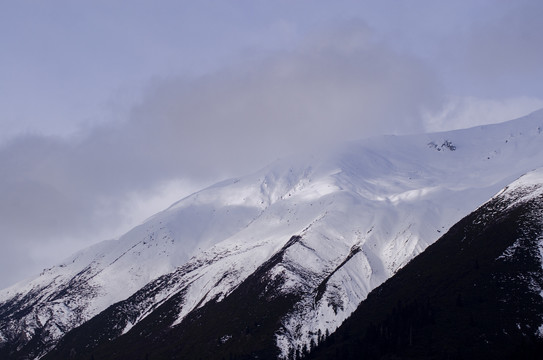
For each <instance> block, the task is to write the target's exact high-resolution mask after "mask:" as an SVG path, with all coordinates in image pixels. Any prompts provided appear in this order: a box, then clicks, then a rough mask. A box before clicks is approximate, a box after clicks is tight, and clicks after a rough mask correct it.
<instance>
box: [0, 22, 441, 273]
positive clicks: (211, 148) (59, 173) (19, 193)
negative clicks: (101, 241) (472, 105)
mask: <svg viewBox="0 0 543 360" xmlns="http://www.w3.org/2000/svg"><path fill="white" fill-rule="evenodd" d="M323 34H326V36H321V37H318V36H313V37H312V38H309V39H307V40H306V42H305V43H304V44H302V45H301V46H300V47H298V48H296V49H294V50H290V51H276V52H274V53H271V54H270V53H268V54H263V55H260V56H256V57H254V58H253V59H252V60H250V61H248V62H246V63H243V64H239V65H237V66H230V67H228V68H225V69H222V70H220V71H216V72H214V73H209V74H207V75H204V76H200V77H193V78H182V77H172V78H162V79H154V81H152V83H151V84H150V85H149V86H148V87H147V90H146V91H145V94H144V96H143V98H142V101H141V102H140V104H138V105H137V106H135V107H134V108H133V109H132V110H131V112H130V114H129V116H128V118H127V119H126V120H125V121H122V122H116V123H110V124H101V125H98V126H96V127H94V128H87V129H86V130H85V131H83V132H80V133H79V134H78V136H74V137H68V138H57V137H51V136H49V137H46V136H40V135H26V136H22V137H18V138H15V139H13V140H11V141H10V142H7V143H5V144H3V146H2V147H1V148H0V168H2V173H3V174H5V176H3V177H2V178H1V179H0V192H1V197H2V199H3V201H2V202H0V214H1V215H2V216H0V227H1V228H2V229H3V231H4V236H6V237H10V238H17V239H20V242H17V243H13V244H12V246H13V247H15V248H16V249H14V251H17V252H20V253H24V252H25V251H27V250H28V249H42V250H43V249H47V248H48V247H49V245H51V244H53V243H55V244H58V242H59V241H60V242H62V241H65V242H66V243H67V244H70V243H71V244H73V246H72V247H74V248H76V247H79V246H81V242H88V241H91V239H92V240H93V241H96V240H98V238H97V236H101V235H103V234H107V233H111V232H112V231H114V230H116V229H118V227H119V224H123V223H125V222H126V219H125V218H123V217H126V218H130V219H136V218H138V216H137V215H135V214H127V212H126V208H127V203H129V202H130V201H133V199H134V194H138V193H141V194H144V193H145V194H147V196H149V197H150V198H153V196H155V197H156V196H158V195H157V191H159V190H157V189H163V188H164V187H168V186H170V188H171V184H172V183H175V182H177V183H179V181H182V182H183V184H184V188H185V189H189V188H190V189H192V190H194V184H196V183H200V184H201V183H209V182H210V181H213V180H217V179H220V178H222V177H225V176H233V175H240V174H243V173H246V172H250V171H254V170H256V169H257V168H259V167H261V166H264V165H266V164H267V163H268V162H269V161H272V160H274V159H275V158H277V157H280V156H284V155H287V154H289V153H292V152H297V151H302V150H309V149H311V148H314V147H323V146H329V145H332V144H333V143H335V142H337V141H345V140H352V139H356V138H363V137H367V136H371V135H374V134H379V133H408V132H417V131H421V130H423V124H422V122H421V120H420V119H421V117H420V113H421V110H422V109H428V108H430V109H431V108H437V107H438V106H439V94H440V91H439V89H440V87H439V84H438V82H437V80H436V78H435V77H434V75H433V73H432V72H431V71H430V70H429V69H428V67H426V66H425V65H424V64H423V63H422V62H421V61H419V60H417V59H415V58H413V57H410V56H407V55H403V54H399V53H397V52H395V51H393V50H392V49H390V48H388V47H387V46H385V45H384V44H381V43H379V42H376V41H374V39H373V38H372V33H371V30H370V29H369V28H368V27H367V26H366V25H365V24H364V23H362V22H351V23H349V25H348V26H344V27H340V28H338V29H335V30H334V31H332V32H325V33H323ZM179 179H182V180H179ZM178 189H179V195H177V194H169V196H170V197H171V201H174V200H176V199H177V196H181V195H182V194H183V190H182V189H181V188H180V187H178ZM163 195H164V194H163ZM184 195H186V194H184ZM164 196H165V197H167V196H166V195H164ZM130 199H131V200H130ZM138 201H141V199H140V200H138ZM140 209H141V206H140ZM155 210H158V209H155ZM147 215H150V214H145V216H147ZM142 216H143V215H142ZM29 223H31V224H32V226H30V227H29V226H27V224H29ZM130 225H134V224H130ZM123 230H126V229H123ZM89 234H92V235H89ZM72 247H70V246H66V247H65V248H66V249H69V250H66V251H67V254H68V251H71V250H73V249H72ZM38 252H40V251H38ZM12 253H13V252H11V253H10V252H3V254H5V255H3V256H2V257H7V256H10V255H8V254H12ZM41 253H42V256H47V251H46V250H43V251H41ZM67 254H66V255H67ZM29 256H30V257H31V256H32V255H31V254H29ZM51 256H52V255H51ZM0 260H1V261H0V264H4V265H1V266H2V269H0V270H2V272H3V273H5V272H6V271H7V269H8V268H7V266H9V262H7V261H6V260H7V259H4V258H2V259H0ZM28 261H31V259H28ZM4 267H5V268H4ZM29 268H31V266H29ZM34 270H37V269H34Z"/></svg>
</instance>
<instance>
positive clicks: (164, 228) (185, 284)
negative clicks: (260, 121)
mask: <svg viewBox="0 0 543 360" xmlns="http://www.w3.org/2000/svg"><path fill="white" fill-rule="evenodd" d="M542 129H543V112H537V113H534V114H532V115H530V116H528V117H525V118H522V119H519V120H514V121H511V122H507V123H503V124H497V125H490V126H481V127H477V128H472V129H467V130H460V131H452V132H445V133H435V134H424V135H413V136H401V137H399V136H385V137H379V138H373V139H366V140H361V141H358V142H353V143H349V144H346V145H344V146H342V147H341V148H338V149H336V150H335V151H332V152H328V153H326V154H320V155H313V156H307V157H304V156H300V157H298V158H297V159H286V160H280V161H277V162H276V163H274V164H271V165H270V166H268V167H266V168H265V169H263V170H261V171H259V172H257V173H255V174H252V175H250V176H247V177H243V178H240V179H231V180H227V181H224V182H221V183H219V184H216V185H214V186H212V187H210V188H207V189H204V190H202V191H200V192H198V193H195V194H193V195H191V196H189V197H187V198H185V199H183V200H181V201H179V202H177V203H176V204H174V205H172V206H171V207H170V208H168V209H166V210H165V211H163V212H161V213H159V214H157V215H155V216H154V217H152V218H151V219H149V220H148V221H147V222H145V223H144V224H142V225H140V226H138V227H137V228H135V229H133V230H132V231H130V232H128V233H127V234H126V235H124V236H123V237H121V238H120V239H119V240H115V241H107V242H103V243H100V244H97V245H95V246H93V247H91V248H89V249H86V250H83V251H82V252H80V253H78V254H76V255H74V256H73V257H72V258H71V259H69V260H67V261H65V262H64V263H62V264H60V265H58V266H55V267H53V268H51V269H47V270H45V271H44V272H43V273H42V274H40V275H39V276H38V277H36V278H35V279H33V280H30V281H26V282H22V283H19V284H16V285H14V286H13V287H10V288H8V289H4V290H2V291H0V342H3V343H5V344H9V346H12V347H14V348H17V349H19V350H21V351H25V350H24V346H25V344H29V343H30V342H31V340H32V339H34V342H35V341H38V342H41V343H42V346H41V348H39V349H37V350H36V347H35V345H32V346H33V350H32V351H30V350H29V349H27V350H28V352H29V354H31V355H32V356H37V355H38V354H40V353H43V352H44V351H46V350H47V349H49V348H50V347H51V346H52V345H53V344H54V343H55V342H56V341H57V340H58V339H59V338H60V337H61V336H62V335H63V334H64V333H65V332H66V331H68V330H70V329H72V328H74V327H76V326H78V325H80V324H82V323H83V322H85V321H87V320H88V319H90V318H92V317H93V316H95V315H96V314H98V313H100V312H101V311H102V310H104V309H105V308H106V307H108V306H109V305H111V304H113V303H115V302H117V301H120V300H123V299H126V298H127V297H129V296H130V295H131V294H134V293H135V292H136V291H137V290H139V289H140V288H142V287H143V286H144V285H145V284H148V283H149V282H150V281H152V280H154V279H157V280H155V281H154V282H151V283H149V285H148V286H147V287H146V288H144V290H145V289H146V290H145V291H147V292H146V294H147V295H145V296H143V293H142V294H140V295H142V296H143V297H142V298H140V300H141V301H139V302H138V304H139V305H138V308H137V309H134V312H133V314H132V316H131V317H130V320H129V321H127V323H126V324H125V325H123V332H126V331H128V330H129V329H130V328H131V327H132V326H134V324H135V323H137V322H138V321H140V320H141V319H143V318H145V317H146V316H147V315H148V314H149V313H150V312H152V311H153V310H154V309H156V307H157V306H158V304H160V303H163V302H165V301H166V300H168V299H169V298H171V297H172V296H178V297H179V299H180V300H179V311H178V314H177V316H176V319H175V321H174V324H179V323H180V322H181V321H182V319H183V318H184V317H185V316H186V315H187V314H189V313H190V312H191V311H192V310H193V309H195V308H199V307H201V306H203V305H204V304H205V303H206V302H207V301H209V300H211V299H215V300H221V299H222V298H224V297H225V296H226V295H228V294H229V293H230V292H231V291H232V290H233V289H235V287H236V286H237V285H239V284H240V283H241V282H242V281H243V280H244V279H246V278H247V277H248V276H249V275H250V274H252V273H253V272H254V271H255V270H256V269H257V268H258V267H259V266H260V265H262V264H263V263H264V262H265V261H267V260H268V259H270V258H271V257H272V256H273V255H274V254H275V253H277V252H278V251H280V250H282V251H283V258H282V259H283V261H281V262H280V263H278V264H277V265H276V266H274V267H273V268H272V269H271V270H270V274H271V276H272V277H273V276H275V277H281V279H282V280H283V281H282V285H281V288H280V289H278V291H279V292H283V293H296V294H298V295H299V296H300V298H301V300H300V301H299V302H298V303H297V304H296V306H295V307H294V308H293V309H292V310H291V311H290V312H289V313H288V314H287V316H285V317H284V319H283V322H282V323H283V326H282V329H281V330H280V332H279V333H278V335H277V343H278V345H279V346H280V347H281V349H283V354H286V353H287V351H288V349H289V348H291V347H292V346H297V345H299V344H303V343H308V342H309V341H310V339H311V338H312V337H314V336H316V334H317V333H318V331H319V330H320V331H321V333H324V332H325V331H326V330H329V331H333V330H334V329H335V328H336V327H337V326H338V325H339V324H340V323H341V322H342V321H343V320H344V319H345V318H346V317H347V316H348V315H349V314H350V313H351V312H352V311H353V310H354V309H355V308H356V306H357V305H358V304H359V303H360V301H361V300H363V299H364V298H365V297H366V295H367V293H368V292H369V291H370V290H371V289H373V288H375V287H376V286H378V285H379V284H381V283H382V282H383V281H384V280H386V279H387V278H389V277H390V276H391V275H393V274H394V272H395V271H397V270H398V269H399V268H400V267H402V266H403V265H405V264H406V263H407V262H408V261H409V260H411V259H412V258H413V257H414V256H416V255H417V254H419V253H420V252H421V251H423V250H424V249H425V248H426V247H427V246H428V245H429V244H431V243H433V242H434V241H435V240H436V239H438V238H439V236H440V234H441V233H442V232H444V231H446V230H447V229H448V228H449V227H450V226H452V225H453V224H454V223H456V222H457V221H458V220H459V219H460V218H462V217H463V216H465V215H466V214H468V213H470V212H471V211H473V210H474V209H475V208H477V207H478V206H479V205H480V204H482V203H483V202H485V201H486V200H488V199H489V198H490V197H491V196H492V195H494V194H495V193H496V192H497V191H499V190H500V189H501V188H502V187H504V186H505V185H507V184H509V183H510V182H511V181H512V180H514V179H515V178H517V177H519V176H520V175H522V174H523V173H525V172H527V171H529V170H531V169H533V168H536V167H540V166H543V134H542ZM294 235H299V236H301V238H300V239H301V240H300V241H297V242H295V243H293V244H290V245H289V246H288V247H286V248H285V245H286V244H287V242H288V241H289V239H291V237H292V236H294ZM161 275H164V276H163V277H160V276H161ZM151 289H153V290H152V291H151ZM179 294H182V295H179ZM36 339H37V340H36ZM6 346H7V345H6ZM29 346H30V345H29Z"/></svg>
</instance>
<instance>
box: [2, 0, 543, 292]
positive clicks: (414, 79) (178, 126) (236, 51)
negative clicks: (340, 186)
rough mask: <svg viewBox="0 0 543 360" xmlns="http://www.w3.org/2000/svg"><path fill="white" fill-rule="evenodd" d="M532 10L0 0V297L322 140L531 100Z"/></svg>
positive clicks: (467, 119) (526, 5)
mask: <svg viewBox="0 0 543 360" xmlns="http://www.w3.org/2000/svg"><path fill="white" fill-rule="evenodd" d="M541 19H543V2H542V1H538V0H533V1H522V0H520V1H519V0H516V1H509V0H502V1H500V0H492V1H490V0H465V1H456V0H455V1H452V0H450V1H438V0H410V1H407V0H406V1H400V0H394V1H393V0H388V1H387V0H385V1H383V0H380V1H377V0H376V1H360V0H357V1H348V0H334V1H332V0H329V1H319V0H273V1H272V0H216V1H208V0H198V1H179V0H175V1H174V0H172V1H162V0H160V1H157V0H153V1H150V0H148V1H141V0H130V1H116V0H103V1H102V0H92V1H72V0H65V1H60V0H49V1H30V0H17V1H9V0H6V1H1V2H0V229H1V230H2V231H1V232H0V246H1V250H0V288H2V287H5V286H8V285H10V284H11V283H13V282H15V281H19V280H21V279H23V278H25V277H28V276H31V275H33V274H35V273H37V272H39V271H40V270H41V269H42V268H44V267H48V266H52V265H54V264H55V263H57V262H58V261H60V260H62V259H63V258H64V257H66V256H68V255H70V254H71V253H72V252H73V251H75V250H77V249H80V248H82V247H84V246H87V245H89V244H92V243H94V242H97V241H99V240H103V239H109V238H115V237H118V236H119V235H121V234H122V233H123V232H124V231H127V230H128V229H129V228H130V227H132V226H134V225H137V224H138V223H140V222H141V221H143V220H144V219H145V218H146V217H148V216H150V215H152V214H153V213H155V212H157V211H159V210H161V209H162V208H164V207H166V206H167V205H169V204H170V203H172V202H174V201H176V200H178V199H179V198H181V197H183V196H185V195H187V194H189V193H190V192H192V191H195V190H197V189H199V188H201V187H202V186H205V185H208V184H211V183H212V182H214V181H216V180H219V179H221V178H224V177H229V176H239V175H243V174H245V173H248V172H252V171H254V170H257V169H258V168H260V167H262V166H264V165H266V164H267V163H268V162H270V161H272V160H273V159H275V158H277V157H279V156H284V155H287V154H288V153H291V152H296V151H299V150H300V149H301V148H303V149H310V148H311V147H313V146H318V145H322V144H333V143H335V142H338V141H346V140H352V139H355V138H364V137H368V136H373V135H377V134H384V133H387V134H403V133H413V132H423V131H433V130H443V129H454V128H461V127H468V126H472V125H478V124H484V123H492V122H500V121H504V120H508V119H512V118H515V117H519V116H521V115H524V114H527V113H529V112H531V111H533V110H536V109H538V108H541V107H543V66H541V64H543V21H541Z"/></svg>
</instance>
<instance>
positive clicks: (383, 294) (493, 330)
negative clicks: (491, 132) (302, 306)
mask: <svg viewBox="0 0 543 360" xmlns="http://www.w3.org/2000/svg"><path fill="white" fill-rule="evenodd" d="M542 186H543V184H541V183H539V184H529V185H526V186H521V187H517V188H514V189H506V190H505V191H504V192H503V193H502V194H500V195H498V196H496V197H495V198H493V199H492V200H491V201H489V202H488V203H486V204H485V205H483V206H482V207H480V208H479V209H478V210H477V211H475V212H474V213H472V214H470V215H469V216H467V217H465V218H464V219H462V220H461V221H460V222H459V223H457V224H456V225H455V226H453V227H452V228H451V229H450V231H448V232H447V233H446V234H445V235H444V236H443V237H442V238H440V239H439V240H438V241H437V242H436V243H434V244H433V245H431V246H429V247H428V248H427V249H426V250H425V251H424V252H423V253H422V254H420V255H419V256H417V257H416V258H415V259H414V260H412V261H411V262H410V263H409V264H408V265H406V266H405V267H404V268H402V269H401V270H400V271H398V273H397V274H396V275H395V276H393V277H392V278H390V279H389V280H388V281H386V282H385V283H384V284H383V285H381V286H380V287H378V288H377V289H375V290H374V291H372V292H371V293H370V294H369V296H368V298H367V299H366V300H364V301H363V302H362V303H361V304H360V306H359V307H358V309H357V310H356V311H355V312H354V313H353V314H352V316H351V317H350V318H349V319H347V320H346V321H345V322H344V324H342V326H341V327H340V328H339V329H338V330H337V331H336V332H335V333H334V334H333V335H331V336H330V337H329V338H328V339H326V340H325V341H324V342H323V343H322V344H321V345H320V346H319V347H318V348H317V349H315V351H313V352H312V353H311V355H310V356H307V359H359V358H363V359H541V358H543V339H542V337H541V336H542V335H543V334H542V333H541V329H542V324H543V298H542V293H541V289H542V288H543V269H542V249H543V195H542V194H541V187H542ZM530 194H537V195H534V196H530Z"/></svg>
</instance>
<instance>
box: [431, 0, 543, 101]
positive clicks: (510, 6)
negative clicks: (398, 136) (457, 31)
mask: <svg viewBox="0 0 543 360" xmlns="http://www.w3.org/2000/svg"><path fill="white" fill-rule="evenodd" d="M504 4H507V6H504ZM497 8H498V9H499V10H500V12H499V14H496V15H495V16H492V17H486V18H484V19H483V20H482V21H480V22H477V23H473V24H471V26H469V27H467V29H466V30H465V32H464V33H463V35H461V36H457V37H456V38H455V39H454V40H453V41H451V44H449V45H450V46H449V47H448V48H447V51H446V53H447V57H448V58H447V59H445V58H444V59H442V60H443V61H444V62H445V63H447V66H448V67H449V74H451V75H452V76H449V79H448V80H449V81H450V83H451V85H452V86H453V87H454V90H456V91H458V92H464V93H466V92H469V94H468V95H470V96H477V97H498V98H502V99H504V98H507V97H514V96H525V95H526V94H530V95H531V96H538V97H543V68H542V67H541V64H542V63H543V22H542V21H541V18H542V17H543V2H541V1H534V0H523V1H522V0H521V1H515V2H502V3H501V6H498V7H497ZM486 10H487V11H488V9H486Z"/></svg>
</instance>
